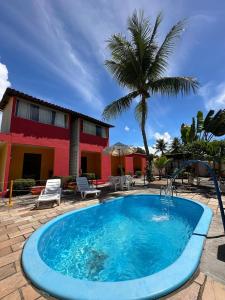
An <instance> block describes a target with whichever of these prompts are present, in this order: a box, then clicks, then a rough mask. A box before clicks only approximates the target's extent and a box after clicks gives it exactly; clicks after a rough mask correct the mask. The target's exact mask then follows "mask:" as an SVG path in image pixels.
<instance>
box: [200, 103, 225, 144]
mask: <svg viewBox="0 0 225 300" xmlns="http://www.w3.org/2000/svg"><path fill="white" fill-rule="evenodd" d="M214 113H215V111H214V110H210V111H209V112H208V114H207V116H206V118H205V120H204V126H203V129H204V139H205V140H207V141H210V140H211V139H212V137H213V136H223V135H224V134H225V109H224V110H222V109H220V110H219V111H218V112H217V113H215V114H214Z"/></svg>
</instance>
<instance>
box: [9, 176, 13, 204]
mask: <svg viewBox="0 0 225 300" xmlns="http://www.w3.org/2000/svg"><path fill="white" fill-rule="evenodd" d="M12 192H13V180H11V181H10V191H9V206H10V207H12V206H13V203H12Z"/></svg>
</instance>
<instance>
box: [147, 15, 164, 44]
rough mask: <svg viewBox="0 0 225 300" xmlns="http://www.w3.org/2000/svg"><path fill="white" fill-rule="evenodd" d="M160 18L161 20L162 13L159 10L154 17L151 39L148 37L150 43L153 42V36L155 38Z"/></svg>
mask: <svg viewBox="0 0 225 300" xmlns="http://www.w3.org/2000/svg"><path fill="white" fill-rule="evenodd" d="M162 20H163V14H162V12H160V13H159V14H158V16H157V17H156V20H155V24H154V27H153V30H152V34H151V39H150V43H151V44H152V43H154V42H155V38H156V36H157V32H158V28H159V25H160V24H161V22H162Z"/></svg>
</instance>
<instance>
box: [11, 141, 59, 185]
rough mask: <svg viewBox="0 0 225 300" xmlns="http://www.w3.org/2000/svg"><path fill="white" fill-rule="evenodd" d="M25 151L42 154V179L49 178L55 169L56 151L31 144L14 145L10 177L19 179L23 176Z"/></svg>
mask: <svg viewBox="0 0 225 300" xmlns="http://www.w3.org/2000/svg"><path fill="white" fill-rule="evenodd" d="M24 153H34V154H41V174H40V179H41V180H46V179H48V178H49V175H50V172H52V171H53V160H54V151H53V149H46V148H38V147H31V146H20V145H14V146H12V152H11V164H10V174H9V178H10V180H11V179H19V178H22V176H23V158H24Z"/></svg>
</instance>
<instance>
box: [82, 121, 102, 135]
mask: <svg viewBox="0 0 225 300" xmlns="http://www.w3.org/2000/svg"><path fill="white" fill-rule="evenodd" d="M83 132H84V133H87V134H91V135H96V136H100V137H103V138H106V137H107V132H106V128H105V127H102V126H99V125H96V124H94V123H92V122H89V121H86V120H84V121H83Z"/></svg>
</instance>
